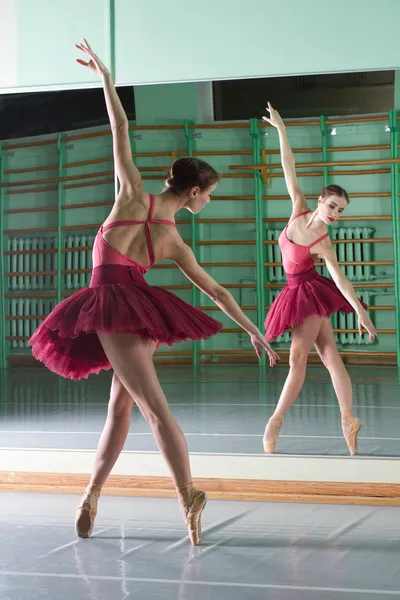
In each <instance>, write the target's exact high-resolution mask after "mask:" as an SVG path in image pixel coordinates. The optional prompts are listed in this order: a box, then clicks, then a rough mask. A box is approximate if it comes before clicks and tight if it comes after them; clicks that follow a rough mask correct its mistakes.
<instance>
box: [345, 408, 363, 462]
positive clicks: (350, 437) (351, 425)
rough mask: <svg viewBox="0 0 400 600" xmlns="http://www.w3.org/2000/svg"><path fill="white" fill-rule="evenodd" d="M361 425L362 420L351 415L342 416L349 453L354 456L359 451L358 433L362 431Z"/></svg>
mask: <svg viewBox="0 0 400 600" xmlns="http://www.w3.org/2000/svg"><path fill="white" fill-rule="evenodd" d="M360 428H361V424H360V419H356V418H355V417H353V415H351V414H345V415H343V416H342V430H343V436H344V439H345V440H346V443H347V446H348V448H349V452H350V454H351V455H352V456H354V454H356V453H357V450H358V439H357V436H358V432H359V431H360Z"/></svg>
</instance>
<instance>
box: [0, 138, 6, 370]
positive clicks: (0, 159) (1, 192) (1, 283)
mask: <svg viewBox="0 0 400 600" xmlns="http://www.w3.org/2000/svg"><path fill="white" fill-rule="evenodd" d="M5 149H6V145H5V144H1V153H0V183H1V184H3V183H4V171H5V165H4V163H5V162H6V161H7V157H6V152H4V150H5ZM4 197H5V188H4V187H3V185H1V187H0V215H1V223H0V248H1V261H0V336H1V342H0V343H1V356H0V368H1V369H6V368H7V358H6V356H7V349H8V344H7V341H6V339H5V338H6V335H7V333H6V331H7V330H6V299H5V297H4V296H5V294H6V292H7V282H6V279H5V277H4V273H5V262H6V256H5V254H4V252H5V251H6V250H7V240H6V236H5V234H4V230H5V229H6V223H5V220H6V215H5V214H4Z"/></svg>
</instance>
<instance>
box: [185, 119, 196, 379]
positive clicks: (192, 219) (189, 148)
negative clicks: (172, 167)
mask: <svg viewBox="0 0 400 600" xmlns="http://www.w3.org/2000/svg"><path fill="white" fill-rule="evenodd" d="M183 125H184V131H185V136H186V141H187V155H188V156H189V157H192V156H193V149H194V148H193V144H194V142H193V129H189V125H193V123H192V121H189V120H187V119H185V121H184V123H183ZM190 227H191V243H190V245H191V248H192V251H193V253H194V255H195V257H196V260H197V261H198V260H199V257H198V256H197V246H196V236H197V230H196V216H195V215H193V214H191V215H190ZM198 301H199V290H198V289H197V287H196V286H195V285H192V304H193V306H198ZM197 348H198V342H197V341H196V340H193V341H192V368H193V372H196V371H197V366H198V356H197Z"/></svg>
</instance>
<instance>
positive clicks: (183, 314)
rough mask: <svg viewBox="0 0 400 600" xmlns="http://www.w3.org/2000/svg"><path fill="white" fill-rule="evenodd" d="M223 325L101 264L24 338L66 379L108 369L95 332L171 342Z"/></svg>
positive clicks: (129, 271) (131, 272)
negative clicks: (124, 334)
mask: <svg viewBox="0 0 400 600" xmlns="http://www.w3.org/2000/svg"><path fill="white" fill-rule="evenodd" d="M221 327H222V325H221V323H219V322H218V321H216V320H215V319H212V318H211V317H209V316H208V315H206V314H205V313H204V312H202V311H201V310H198V309H197V308H194V307H193V306H191V305H190V304H188V303H187V302H185V301H184V300H182V299H181V298H179V297H178V296H176V295H175V294H172V293H171V292H169V291H167V290H164V289H161V288H159V287H153V286H150V285H149V284H148V283H147V282H146V280H145V279H144V277H143V276H142V275H141V274H140V273H139V272H138V271H137V270H136V269H135V268H133V267H129V266H125V265H115V264H114V265H110V264H109V265H100V266H98V267H96V268H95V269H94V270H93V276H92V281H91V283H90V287H88V288H84V289H82V290H80V291H78V292H76V293H75V294H73V295H72V296H70V297H69V298H66V299H65V300H64V301H63V302H60V304H58V305H57V306H56V307H55V308H54V310H53V311H52V312H51V313H50V314H49V315H48V317H46V319H45V320H44V321H43V322H42V323H41V325H40V326H39V327H38V329H37V330H36V331H35V333H34V334H33V336H32V337H31V338H30V340H29V344H30V345H31V346H32V354H33V356H34V357H35V358H37V359H38V360H40V361H41V362H43V363H44V364H45V365H46V367H47V368H48V369H50V371H53V372H55V373H58V375H61V376H62V377H69V378H70V379H75V380H78V379H82V378H86V377H88V376H89V375H90V374H91V373H99V372H100V371H102V370H107V369H111V365H110V363H109V361H108V359H107V357H106V355H105V354H104V351H103V348H102V346H101V344H100V341H99V338H98V337H97V334H96V332H97V331H107V332H113V333H117V332H118V333H120V332H126V333H131V334H132V335H137V336H140V337H141V338H144V339H150V340H154V341H157V343H158V346H160V345H163V344H166V345H168V346H172V345H173V344H175V343H177V342H185V341H187V340H205V339H207V338H209V337H210V336H212V335H215V334H216V333H218V331H220V329H221Z"/></svg>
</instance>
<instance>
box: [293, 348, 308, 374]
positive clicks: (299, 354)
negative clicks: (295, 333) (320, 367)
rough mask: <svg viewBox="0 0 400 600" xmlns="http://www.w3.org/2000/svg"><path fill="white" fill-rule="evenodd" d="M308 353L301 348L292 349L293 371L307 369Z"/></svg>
mask: <svg viewBox="0 0 400 600" xmlns="http://www.w3.org/2000/svg"><path fill="white" fill-rule="evenodd" d="M307 359H308V352H307V351H305V350H304V349H303V348H302V347H301V346H296V347H294V348H293V347H292V348H291V349H290V356H289V365H290V368H291V369H305V368H306V367H307Z"/></svg>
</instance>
